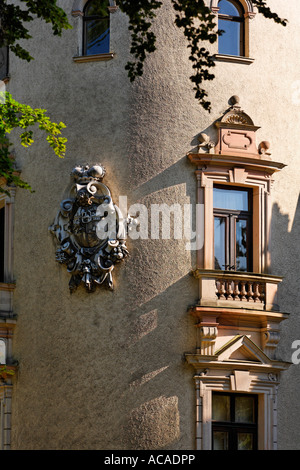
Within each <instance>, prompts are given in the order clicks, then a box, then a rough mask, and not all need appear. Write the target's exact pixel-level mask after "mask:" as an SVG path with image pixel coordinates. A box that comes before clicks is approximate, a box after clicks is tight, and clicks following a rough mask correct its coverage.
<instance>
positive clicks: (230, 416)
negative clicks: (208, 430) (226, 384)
mask: <svg viewBox="0 0 300 470" xmlns="http://www.w3.org/2000/svg"><path fill="white" fill-rule="evenodd" d="M212 446H213V450H256V449H257V395H250V394H249V395H244V394H230V393H221V392H213V395H212Z"/></svg>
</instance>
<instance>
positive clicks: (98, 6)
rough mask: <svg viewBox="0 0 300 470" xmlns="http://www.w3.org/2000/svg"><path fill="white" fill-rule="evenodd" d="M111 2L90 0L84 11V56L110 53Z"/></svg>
mask: <svg viewBox="0 0 300 470" xmlns="http://www.w3.org/2000/svg"><path fill="white" fill-rule="evenodd" d="M109 5H110V3H109V0H90V1H89V2H87V3H86V5H85V8H84V11H83V54H84V55H93V54H106V53H108V52H109V35H110V24H109V23H110V18H109V10H108V7H109Z"/></svg>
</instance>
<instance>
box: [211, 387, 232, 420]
mask: <svg viewBox="0 0 300 470" xmlns="http://www.w3.org/2000/svg"><path fill="white" fill-rule="evenodd" d="M212 419H213V420H214V421H230V397H229V395H217V394H213V404H212Z"/></svg>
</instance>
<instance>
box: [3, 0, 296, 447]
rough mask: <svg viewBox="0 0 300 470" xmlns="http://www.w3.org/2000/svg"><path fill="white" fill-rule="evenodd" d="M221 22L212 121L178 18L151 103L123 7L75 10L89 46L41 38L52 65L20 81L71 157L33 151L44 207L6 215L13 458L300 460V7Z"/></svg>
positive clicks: (167, 12)
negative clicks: (137, 73) (152, 454)
mask: <svg viewBox="0 0 300 470" xmlns="http://www.w3.org/2000/svg"><path fill="white" fill-rule="evenodd" d="M206 3H207V6H209V7H210V8H211V10H212V12H213V13H214V14H215V15H216V20H217V21H218V22H219V26H220V28H221V29H224V30H225V34H224V36H223V37H222V38H221V39H220V40H219V43H218V44H217V43H216V44H214V45H212V46H211V49H212V53H213V54H214V57H215V62H216V67H215V68H214V74H215V79H214V80H213V81H211V82H208V83H207V84H206V88H207V91H208V94H209V99H210V100H211V102H212V111H211V113H208V112H206V111H205V110H204V109H202V108H201V107H200V105H199V103H198V102H197V101H196V100H195V97H194V91H193V89H192V84H191V82H190V80H189V77H190V75H191V74H192V67H191V63H190V61H189V51H188V49H187V47H186V41H185V38H184V36H183V34H182V32H181V31H179V30H178V28H176V26H175V25H174V10H173V8H172V4H171V2H170V1H169V0H165V1H164V2H163V6H162V8H161V9H160V10H159V11H158V14H157V17H156V18H155V20H154V23H153V30H154V31H155V34H156V36H157V50H156V51H155V52H154V53H153V54H151V55H150V56H149V57H148V58H147V60H146V62H145V70H144V74H143V76H142V77H140V78H139V79H137V80H136V81H135V82H134V83H131V82H130V81H129V79H128V76H127V72H126V70H125V65H126V63H127V62H128V60H130V54H129V49H130V34H129V31H128V20H127V17H126V16H125V15H124V14H123V13H122V12H121V11H120V9H119V8H118V5H117V3H116V2H114V1H113V0H110V1H107V2H105V1H104V2H102V3H101V6H100V7H99V2H93V1H85V0H61V1H60V6H61V7H62V8H63V9H64V10H65V11H66V12H67V14H68V17H69V21H70V23H71V24H72V26H73V29H72V30H68V31H65V32H64V33H63V35H62V37H61V38H57V37H54V36H53V35H52V32H51V28H50V27H48V25H45V24H44V23H42V22H40V21H39V20H35V21H34V22H33V23H32V31H31V33H32V39H31V40H28V41H27V47H28V49H29V51H30V53H31V55H32V56H33V57H34V61H32V62H31V63H24V62H23V61H21V60H19V59H17V58H16V57H14V56H12V55H11V54H10V57H9V69H7V63H6V64H4V65H1V67H2V68H1V70H3V72H1V73H2V75H3V77H2V79H3V80H4V79H5V80H4V81H5V84H6V90H7V91H9V92H10V93H11V94H12V95H13V97H14V98H15V99H16V100H18V101H19V102H24V103H28V104H30V105H31V106H32V107H41V108H45V109H47V111H48V114H49V116H50V117H51V119H52V120H54V121H63V122H64V123H65V124H66V126H67V127H66V130H65V132H64V135H65V136H66V137H67V138H68V143H67V154H66V157H65V158H64V159H58V158H57V157H55V156H54V155H52V153H51V149H49V147H48V146H47V143H46V142H44V140H43V139H42V138H40V137H39V136H38V134H37V137H36V142H35V143H34V145H33V146H32V147H31V148H27V149H24V148H22V147H21V146H20V145H19V143H18V140H17V138H15V139H14V140H13V143H14V151H13V155H14V158H15V163H16V168H17V169H18V170H20V171H21V176H22V179H24V180H25V181H28V182H29V183H30V184H31V186H32V187H33V189H34V191H35V192H34V193H29V192H28V191H24V190H19V189H17V190H16V189H15V188H10V196H7V195H5V194H3V195H2V197H1V205H0V208H1V227H2V229H1V244H2V248H3V257H2V258H3V262H2V268H1V270H2V271H1V284H0V306H1V316H0V320H1V330H0V358H1V361H0V362H1V374H2V375H1V377H2V378H1V386H0V404H1V407H0V417H1V420H0V423H1V443H0V444H1V448H2V449H13V450H18V449H26V450H28V449H33V450H40V449H41V450H43V449H57V450H61V449H62V450H64V449H70V450H76V449H83V450H85V449H94V450H100V449H110V450H113V449H119V450H125V449H126V450H131V449H137V450H142V449H149V450H154V449H156V450H162V449H165V450H202V449H203V450H207V449H266V450H275V449H298V448H299V439H298V435H299V432H300V429H299V426H300V425H299V422H300V420H299V417H300V405H299V401H298V399H297V391H298V383H299V380H300V372H299V371H300V369H299V365H298V362H299V360H298V349H299V348H300V321H299V318H298V316H299V295H298V289H297V280H298V276H297V272H298V266H297V264H298V263H297V262H298V258H299V246H298V245H299V244H298V239H299V236H298V215H299V211H298V196H299V176H298V171H297V169H298V165H297V159H298V154H299V150H298V147H297V145H296V137H297V134H298V132H299V129H298V127H299V126H298V121H299V119H298V118H299V117H300V116H299V114H300V99H299V96H300V93H299V92H300V79H299V76H300V65H299V61H298V57H299V55H300V51H299V50H298V49H299V48H300V46H299V45H298V41H297V38H298V36H299V26H300V25H299V21H300V20H299V17H298V16H297V14H296V13H297V11H298V9H299V6H298V4H297V0H289V2H284V4H283V2H281V1H280V0H270V1H269V2H268V3H269V4H270V7H271V9H272V10H274V11H276V12H277V13H278V14H279V16H281V17H284V18H287V20H288V25H287V26H286V27H282V26H280V25H278V24H276V23H275V22H273V21H272V20H270V19H266V18H264V17H263V16H262V15H261V14H259V13H258V12H257V10H256V9H255V8H253V5H252V2H251V1H250V0H230V1H225V0H221V1H217V0H207V2H206ZM3 57H4V58H5V57H6V56H5V52H4V54H3ZM4 62H5V61H4ZM4 75H5V76H4ZM12 139H13V136H12ZM2 184H3V185H5V181H3V182H2ZM111 220H112V221H113V229H112V232H111V231H110V225H109V223H110V221H111ZM114 230H115V231H114ZM299 356H300V354H299Z"/></svg>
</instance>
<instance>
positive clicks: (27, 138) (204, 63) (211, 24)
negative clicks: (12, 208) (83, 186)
mask: <svg viewBox="0 0 300 470" xmlns="http://www.w3.org/2000/svg"><path fill="white" fill-rule="evenodd" d="M170 1H171V3H172V5H173V8H174V11H175V13H176V15H175V24H176V26H177V27H178V28H180V29H182V30H183V34H184V36H185V37H186V39H187V46H188V48H189V49H190V60H191V62H192V67H193V69H194V74H193V75H192V76H191V77H190V78H191V81H192V83H193V84H194V90H195V96H196V98H197V99H198V100H199V102H200V104H201V106H202V107H203V108H204V109H206V110H208V111H210V107H211V103H210V102H209V101H208V100H207V93H206V91H205V89H204V88H203V87H202V86H203V85H202V84H203V82H205V81H207V80H213V79H214V75H213V73H211V69H212V68H213V67H214V65H215V62H214V59H213V56H212V55H211V54H210V52H209V50H208V48H206V47H205V44H207V43H209V44H213V43H214V42H216V41H217V39H218V36H219V35H220V34H221V33H222V32H221V31H219V30H218V29H217V25H216V23H215V19H216V18H215V15H213V14H212V12H211V10H210V9H209V8H208V7H207V6H206V4H205V0H170ZM267 2H268V0H252V3H253V5H254V6H256V7H257V9H258V11H259V13H261V14H262V15H264V16H265V18H270V19H273V20H274V21H275V22H276V23H279V24H282V25H284V26H285V25H286V23H287V21H286V20H283V19H281V18H280V17H279V16H278V15H277V14H276V13H274V12H272V11H271V10H270V8H269V7H268V5H267ZM118 5H119V7H120V9H121V10H122V11H123V12H124V13H126V14H127V16H128V18H129V30H130V32H131V48H130V52H131V54H132V56H133V60H132V61H129V62H128V63H127V65H126V69H127V71H128V76H129V78H130V80H131V81H134V80H135V79H136V77H138V76H141V75H142V74H143V65H144V61H145V59H146V57H147V54H149V53H152V52H154V51H155V49H156V36H155V34H154V33H153V31H151V27H152V23H153V20H154V18H155V16H156V13H157V10H158V9H159V8H161V7H162V5H163V1H162V0H161V1H160V0H118ZM0 18H1V20H0V47H2V46H8V47H9V49H10V50H11V51H12V52H13V53H14V54H15V55H16V56H17V57H19V58H21V59H25V60H27V61H30V60H32V59H33V57H31V55H30V53H29V52H28V51H27V50H26V49H24V47H23V45H22V46H21V45H20V44H19V41H22V40H24V39H29V38H31V35H30V34H29V30H28V29H27V27H26V26H25V25H27V24H28V23H30V22H31V21H33V20H34V19H35V18H40V19H42V20H44V21H45V22H46V23H50V24H51V26H52V32H53V34H54V35H58V36H61V34H62V31H63V30H64V29H70V28H71V25H70V24H69V22H68V19H67V15H66V13H65V12H64V10H63V9H62V8H60V7H58V6H57V0H20V5H15V4H13V3H11V2H10V0H1V2H0ZM45 112H46V111H45V110H42V109H32V108H30V106H26V105H22V104H20V103H17V102H16V101H14V100H13V99H12V97H11V96H10V95H8V94H7V95H6V100H5V101H4V103H3V104H1V107H0V176H4V177H5V178H6V179H7V181H8V182H9V183H14V184H15V185H17V186H19V187H23V188H27V189H30V190H31V188H30V186H29V185H28V184H27V183H26V182H24V181H22V180H21V179H20V178H19V176H18V175H17V174H16V173H15V172H14V169H13V162H12V160H11V158H10V153H9V142H8V139H7V134H9V133H10V132H11V131H12V130H13V129H15V128H20V129H22V130H23V132H22V133H21V143H22V145H23V146H25V147H27V146H29V145H31V144H32V143H33V131H32V130H28V128H29V127H30V126H32V125H34V124H36V123H38V124H39V128H40V129H41V130H42V131H44V132H45V133H46V134H47V141H48V143H49V145H50V146H51V147H52V148H53V149H54V152H55V153H56V154H57V155H58V156H60V157H62V156H63V155H64V153H65V142H66V139H63V138H62V137H60V136H59V134H60V133H61V132H60V131H61V129H62V128H63V127H65V126H64V124H63V123H59V124H55V123H53V122H51V121H50V119H49V118H48V117H46V115H45ZM1 191H3V190H1V189H0V192H1Z"/></svg>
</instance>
